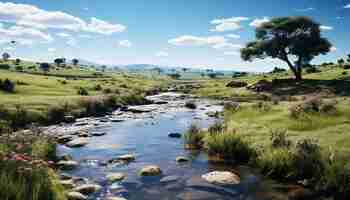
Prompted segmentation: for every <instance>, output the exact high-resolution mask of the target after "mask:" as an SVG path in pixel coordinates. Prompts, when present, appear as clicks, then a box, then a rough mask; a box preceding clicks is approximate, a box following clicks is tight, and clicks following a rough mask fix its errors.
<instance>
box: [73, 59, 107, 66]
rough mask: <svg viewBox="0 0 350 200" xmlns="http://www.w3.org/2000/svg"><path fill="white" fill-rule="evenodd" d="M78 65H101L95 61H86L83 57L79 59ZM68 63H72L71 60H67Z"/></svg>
mask: <svg viewBox="0 0 350 200" xmlns="http://www.w3.org/2000/svg"><path fill="white" fill-rule="evenodd" d="M78 60H79V65H81V66H96V67H100V66H102V64H98V63H96V62H92V61H88V60H85V59H79V58H78ZM68 62H69V63H72V60H68Z"/></svg>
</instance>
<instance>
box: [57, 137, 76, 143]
mask: <svg viewBox="0 0 350 200" xmlns="http://www.w3.org/2000/svg"><path fill="white" fill-rule="evenodd" d="M72 140H73V136H71V135H63V136H60V137H58V138H57V142H58V143H60V144H65V143H67V142H69V141H72Z"/></svg>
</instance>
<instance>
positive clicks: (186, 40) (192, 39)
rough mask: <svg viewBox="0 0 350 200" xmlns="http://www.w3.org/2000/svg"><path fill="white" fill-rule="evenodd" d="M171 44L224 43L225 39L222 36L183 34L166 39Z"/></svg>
mask: <svg viewBox="0 0 350 200" xmlns="http://www.w3.org/2000/svg"><path fill="white" fill-rule="evenodd" d="M168 42H169V43H170V44H172V45H177V46H204V45H215V44H219V43H225V42H226V39H225V38H224V37H223V36H209V37H198V36H192V35H183V36H180V37H177V38H174V39H170V40H169V41H168Z"/></svg>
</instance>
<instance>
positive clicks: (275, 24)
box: [241, 17, 332, 81]
mask: <svg viewBox="0 0 350 200" xmlns="http://www.w3.org/2000/svg"><path fill="white" fill-rule="evenodd" d="M255 32H256V40H255V41H252V42H249V43H248V44H247V45H246V47H245V48H242V49H241V57H242V59H243V60H245V61H252V60H253V59H256V58H259V59H265V58H267V57H270V58H277V59H280V60H282V61H284V62H286V63H287V64H288V66H289V68H290V69H291V71H292V72H293V73H294V75H295V79H296V80H297V81H299V80H302V75H301V74H302V67H303V66H304V65H307V64H309V63H310V61H311V60H312V59H313V58H314V57H315V56H318V55H320V54H326V53H328V52H329V51H330V48H331V47H332V45H331V43H330V42H329V41H328V40H327V39H326V38H324V37H322V36H321V29H320V24H319V23H317V22H315V21H313V20H312V19H311V18H309V17H278V18H273V19H271V20H270V21H269V22H265V23H263V24H262V25H260V26H259V27H257V28H256V30H255Z"/></svg>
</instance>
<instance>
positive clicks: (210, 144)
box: [205, 132, 256, 163]
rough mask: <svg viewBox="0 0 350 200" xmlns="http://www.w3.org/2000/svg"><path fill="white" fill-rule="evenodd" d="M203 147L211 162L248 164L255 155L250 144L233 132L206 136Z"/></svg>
mask: <svg viewBox="0 0 350 200" xmlns="http://www.w3.org/2000/svg"><path fill="white" fill-rule="evenodd" d="M205 147H206V149H207V150H208V154H209V156H210V157H211V159H213V160H222V161H227V162H239V163H248V162H249V161H250V160H251V159H252V158H253V156H255V155H256V153H255V149H253V148H252V147H251V145H250V143H249V142H248V141H247V140H246V139H245V138H244V137H243V136H241V135H239V134H237V133H234V132H222V133H212V134H207V135H206V137H205Z"/></svg>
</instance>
